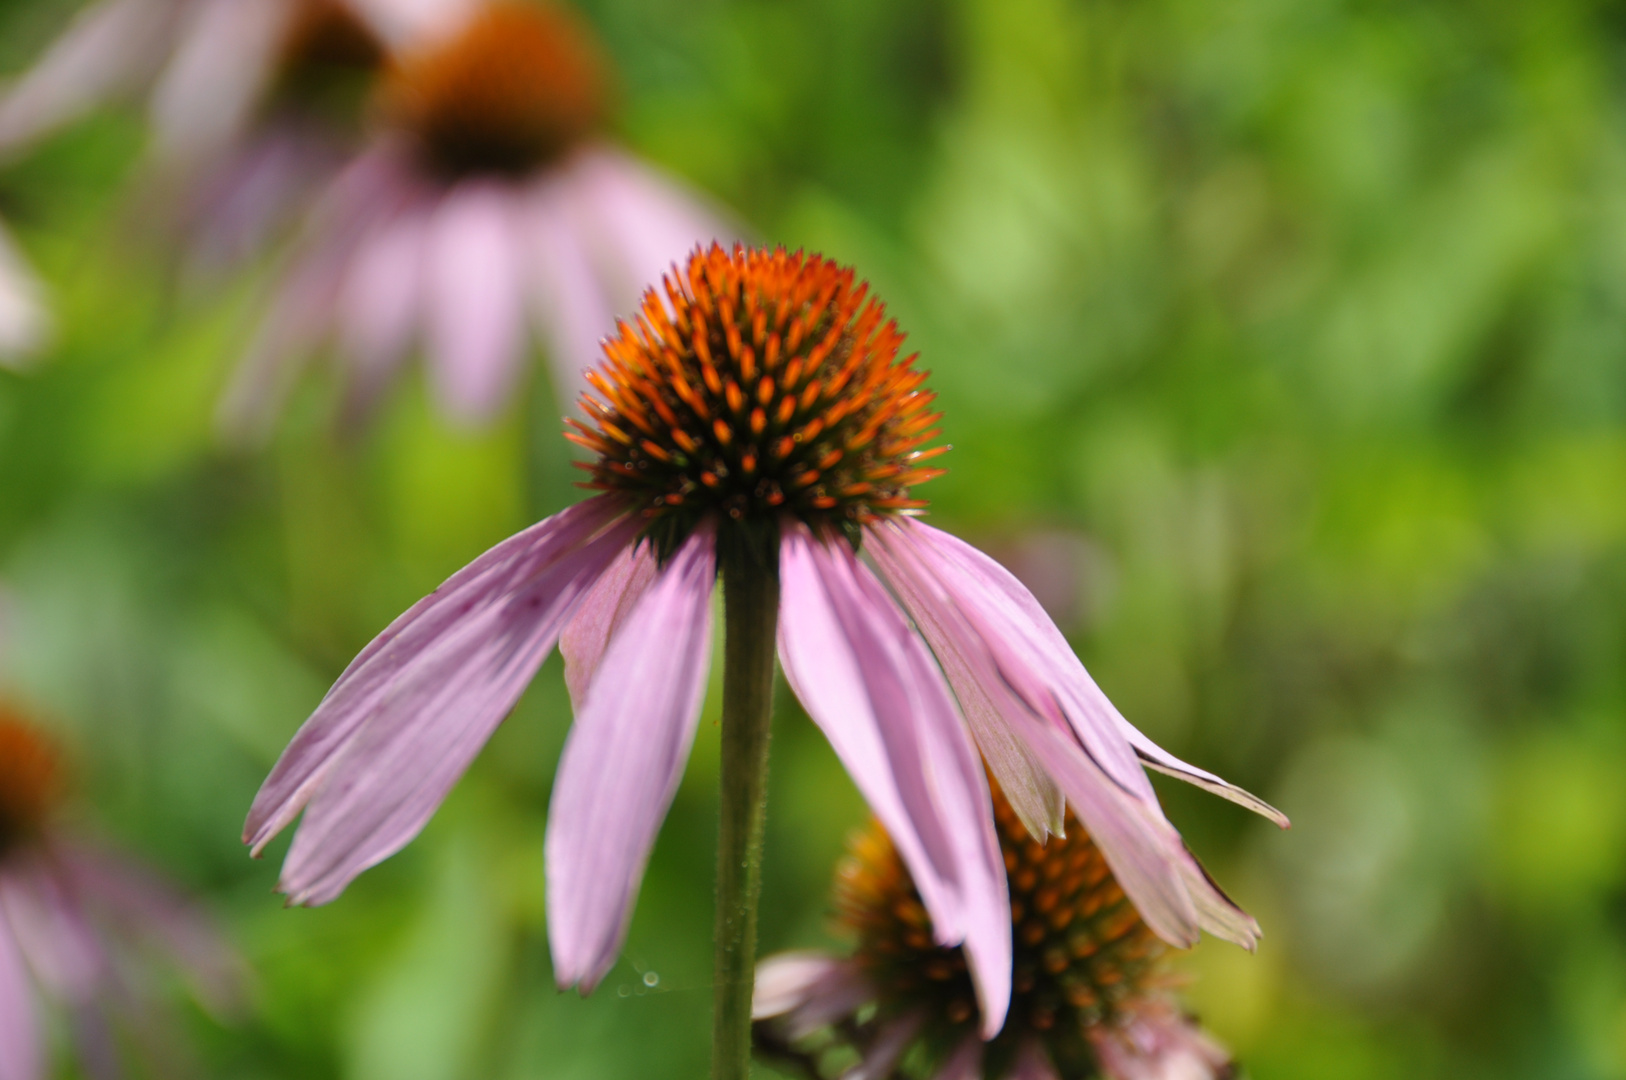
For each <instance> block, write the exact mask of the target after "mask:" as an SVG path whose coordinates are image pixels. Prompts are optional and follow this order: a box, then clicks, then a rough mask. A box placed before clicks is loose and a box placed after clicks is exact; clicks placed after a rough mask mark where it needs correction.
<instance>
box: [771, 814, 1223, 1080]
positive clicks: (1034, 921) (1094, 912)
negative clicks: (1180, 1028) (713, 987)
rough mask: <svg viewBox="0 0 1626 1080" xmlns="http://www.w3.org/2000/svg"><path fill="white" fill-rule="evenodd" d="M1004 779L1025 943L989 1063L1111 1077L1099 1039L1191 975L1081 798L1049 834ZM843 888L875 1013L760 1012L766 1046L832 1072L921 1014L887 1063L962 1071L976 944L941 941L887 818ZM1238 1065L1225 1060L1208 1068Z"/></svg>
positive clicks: (1158, 1006)
mask: <svg viewBox="0 0 1626 1080" xmlns="http://www.w3.org/2000/svg"><path fill="white" fill-rule="evenodd" d="M992 789H993V797H994V816H995V821H996V824H997V829H998V833H999V843H1000V849H1001V852H1002V854H1003V856H1004V860H1005V868H1006V871H1007V873H1008V875H1009V882H1010V891H1011V929H1012V937H1013V942H1012V944H1013V946H1014V948H1013V973H1012V995H1011V1006H1010V1014H1009V1018H1008V1019H1007V1021H1006V1023H1005V1027H1004V1029H1003V1030H1002V1031H1001V1032H1000V1033H999V1035H998V1036H997V1037H996V1038H994V1039H993V1040H992V1041H990V1042H989V1043H988V1044H987V1045H986V1047H985V1048H984V1050H983V1055H982V1067H981V1075H983V1076H986V1077H995V1078H998V1077H1006V1076H1009V1075H1012V1074H1013V1073H1014V1072H1016V1071H1017V1059H1018V1056H1019V1055H1020V1054H1022V1053H1024V1052H1031V1051H1032V1050H1033V1049H1034V1048H1037V1049H1039V1050H1041V1051H1042V1052H1043V1054H1044V1056H1045V1057H1047V1058H1048V1059H1049V1062H1050V1065H1051V1066H1052V1067H1053V1068H1054V1070H1055V1075H1056V1076H1057V1077H1059V1078H1060V1080H1085V1078H1090V1077H1099V1076H1110V1075H1112V1074H1111V1073H1109V1072H1107V1071H1106V1070H1104V1069H1103V1066H1102V1064H1101V1061H1100V1057H1099V1054H1098V1052H1097V1050H1096V1043H1097V1042H1098V1041H1099V1040H1101V1039H1102V1038H1103V1037H1107V1036H1106V1033H1108V1032H1114V1031H1118V1030H1121V1029H1124V1028H1126V1027H1128V1026H1130V1025H1131V1024H1133V1022H1134V1020H1135V1018H1136V1017H1137V1016H1140V1015H1142V1014H1147V1015H1153V1016H1156V1017H1158V1018H1160V1022H1161V1020H1162V1019H1163V1018H1166V1017H1168V1016H1169V1015H1170V1014H1171V1013H1172V1012H1173V1011H1174V1006H1173V1002H1172V999H1171V993H1170V991H1171V990H1172V988H1173V987H1174V986H1176V985H1177V984H1178V982H1179V979H1178V978H1177V977H1176V976H1175V975H1174V974H1173V973H1172V972H1170V971H1169V970H1168V968H1167V966H1166V965H1165V964H1164V963H1162V960H1163V958H1164V956H1165V954H1166V952H1167V950H1168V947H1167V946H1166V945H1164V943H1163V942H1162V941H1160V940H1159V939H1158V937H1157V935H1156V934H1154V933H1153V932H1152V931H1151V929H1150V928H1149V927H1148V926H1147V925H1146V924H1145V922H1143V921H1142V920H1141V917H1140V913H1139V912H1138V911H1136V909H1135V906H1134V905H1133V904H1132V903H1131V902H1130V901H1129V899H1128V898H1127V897H1126V896H1125V895H1124V892H1123V889H1122V888H1120V887H1119V885H1118V882H1117V880H1116V879H1115V878H1114V877H1113V876H1112V872H1111V870H1110V869H1109V868H1108V866H1107V863H1106V860H1105V859H1104V858H1103V857H1102V855H1101V852H1100V850H1099V849H1098V848H1097V847H1096V846H1095V843H1094V842H1093V841H1092V840H1091V839H1090V836H1089V834H1088V833H1087V832H1085V830H1084V828H1083V826H1082V825H1081V824H1080V823H1079V821H1078V819H1077V818H1076V817H1075V816H1074V815H1073V813H1072V812H1071V811H1070V810H1069V811H1068V813H1067V818H1066V835H1065V836H1057V835H1052V836H1051V837H1050V838H1049V839H1048V840H1047V841H1046V842H1045V843H1043V844H1040V843H1039V842H1038V841H1036V840H1034V839H1033V838H1032V837H1031V836H1030V835H1029V834H1028V832H1027V830H1026V828H1025V827H1024V826H1023V825H1022V823H1021V822H1020V821H1019V820H1018V819H1017V816H1016V814H1015V812H1014V811H1013V810H1012V809H1011V806H1010V803H1009V802H1008V801H1007V800H1006V798H1005V796H1004V794H1003V793H1002V792H1001V791H1000V789H999V786H998V784H997V783H995V784H992ZM834 893H835V896H834V900H835V909H836V923H837V926H838V928H839V930H840V931H841V932H842V933H843V934H845V935H850V936H852V937H853V938H854V939H855V949H854V952H853V956H852V964H853V965H854V967H855V968H856V969H857V970H858V971H859V972H860V973H861V975H862V978H863V979H864V980H865V981H867V983H868V984H869V988H870V990H871V991H872V993H873V1003H874V1006H875V1008H874V1013H873V1016H871V1015H867V1014H866V1013H865V1009H859V1010H854V1011H853V1012H852V1013H851V1014H850V1015H847V1016H843V1017H840V1018H838V1020H837V1022H836V1023H835V1024H834V1025H832V1026H831V1028H830V1029H828V1030H827V1031H825V1032H823V1033H822V1036H819V1037H814V1038H813V1039H809V1040H798V1039H794V1038H792V1037H790V1036H789V1035H788V1033H787V1031H786V1029H785V1027H784V1026H783V1025H781V1024H779V1023H777V1021H776V1019H775V1018H768V1019H766V1020H762V1021H759V1022H758V1024H757V1025H756V1042H757V1046H758V1050H759V1052H761V1053H763V1054H764V1055H765V1056H768V1057H772V1058H775V1059H777V1060H780V1061H785V1062H791V1063H795V1064H797V1065H798V1066H800V1067H801V1068H803V1069H804V1070H806V1071H807V1072H809V1073H811V1074H812V1075H815V1076H819V1075H824V1072H825V1071H827V1070H828V1066H829V1064H831V1063H835V1062H842V1063H844V1060H845V1059H844V1058H843V1057H842V1050H844V1049H845V1050H856V1051H858V1052H859V1053H861V1054H862V1053H863V1052H864V1050H865V1048H866V1047H867V1046H869V1045H873V1044H874V1043H875V1042H876V1041H877V1035H878V1034H879V1033H880V1032H882V1031H883V1030H884V1029H885V1028H886V1027H887V1026H888V1024H889V1023H891V1022H894V1021H898V1020H901V1019H904V1018H907V1017H910V1016H911V1015H913V1016H916V1017H919V1018H920V1025H919V1028H918V1031H917V1033H916V1034H915V1036H914V1039H913V1042H912V1045H911V1046H910V1048H909V1049H908V1050H906V1051H905V1052H904V1053H903V1054H901V1055H900V1057H899V1063H898V1065H897V1069H896V1072H895V1073H891V1072H889V1073H885V1074H883V1073H880V1072H877V1073H876V1076H877V1077H878V1076H880V1075H899V1076H902V1075H919V1076H923V1077H938V1076H940V1075H943V1074H945V1073H946V1072H950V1071H952V1070H949V1069H948V1067H947V1064H946V1063H947V1062H949V1061H950V1059H951V1058H953V1057H954V1056H955V1054H956V1051H957V1050H959V1049H960V1048H962V1047H964V1046H966V1045H967V1044H968V1042H969V1041H971V1040H973V1039H975V1037H976V1035H977V1011H976V996H975V993H974V991H973V988H972V984H971V978H970V974H969V972H968V971H967V968H966V963H965V957H964V953H963V950H962V949H960V948H958V947H955V948H942V947H940V946H937V945H935V944H934V943H933V940H932V932H931V922H930V919H929V918H928V916H927V914H926V909H925V907H924V906H923V905H922V904H921V901H920V894H919V892H918V891H917V890H916V889H915V886H914V883H913V881H911V880H910V877H909V873H908V871H907V869H906V868H905V867H904V865H903V863H902V861H901V860H900V859H899V857H898V854H897V852H896V850H895V849H894V848H893V846H892V842H891V840H890V839H889V838H888V836H887V834H886V831H885V830H884V829H883V828H882V827H881V826H880V824H879V823H877V822H872V823H871V825H870V826H869V827H868V828H867V829H865V830H864V831H863V832H861V833H858V834H857V835H855V836H854V837H853V839H852V841H851V844H850V853H849V855H848V857H847V858H846V859H844V860H843V861H842V863H841V865H840V867H839V868H838V870H837V874H836V883H835V889H834ZM867 1005H868V1003H867V1002H866V1007H867ZM861 1014H863V1017H864V1018H863V1019H862V1021H860V1020H859V1016H860V1015H861ZM1182 1022H1183V1021H1182ZM1111 1037H1116V1036H1111ZM821 1070H822V1071H821ZM837 1071H839V1069H838V1070H837ZM1229 1072H1230V1070H1229V1066H1228V1065H1216V1066H1213V1067H1212V1069H1211V1071H1210V1072H1208V1073H1206V1074H1204V1075H1213V1076H1220V1075H1229ZM866 1075H868V1074H867V1073H866ZM1024 1075H1025V1074H1024ZM1182 1075H1184V1074H1182ZM1194 1075H1195V1074H1194Z"/></svg>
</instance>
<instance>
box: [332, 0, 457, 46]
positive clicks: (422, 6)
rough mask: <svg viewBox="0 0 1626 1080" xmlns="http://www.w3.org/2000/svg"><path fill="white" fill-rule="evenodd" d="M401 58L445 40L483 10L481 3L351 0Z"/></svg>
mask: <svg viewBox="0 0 1626 1080" xmlns="http://www.w3.org/2000/svg"><path fill="white" fill-rule="evenodd" d="M348 2H349V4H350V6H351V7H352V8H354V9H355V10H356V12H357V13H358V14H359V15H360V16H361V17H362V18H364V19H365V20H366V21H367V23H368V25H369V26H371V27H372V29H373V31H374V32H375V33H377V34H378V36H379V37H380V38H381V39H382V40H383V41H384V43H385V44H387V45H388V46H390V50H391V51H392V52H394V53H396V54H397V55H399V54H400V53H401V52H403V51H410V50H411V49H412V48H413V47H415V46H418V45H420V44H422V43H424V42H427V41H433V40H444V39H445V37H446V35H448V34H450V33H451V32H452V31H453V30H455V29H456V28H457V27H458V25H459V24H461V23H462V22H463V20H464V19H466V18H468V16H469V15H470V14H471V13H472V12H474V11H476V10H478V9H479V6H480V2H481V0H348Z"/></svg>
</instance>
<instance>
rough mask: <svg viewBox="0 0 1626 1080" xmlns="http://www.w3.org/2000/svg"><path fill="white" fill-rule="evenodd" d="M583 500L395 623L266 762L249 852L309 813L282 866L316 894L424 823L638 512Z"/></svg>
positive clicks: (295, 884)
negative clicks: (272, 763)
mask: <svg viewBox="0 0 1626 1080" xmlns="http://www.w3.org/2000/svg"><path fill="white" fill-rule="evenodd" d="M622 512H623V508H622V506H621V505H620V504H618V503H617V502H615V501H614V500H612V499H606V498H602V497H601V498H597V499H589V500H587V501H586V502H582V503H578V504H576V505H575V506H572V507H571V508H569V509H568V510H565V511H563V512H562V513H559V514H556V515H554V516H553V517H551V518H548V519H547V520H546V521H543V522H541V523H539V524H537V525H534V526H532V527H531V528H529V529H527V530H525V531H524V532H522V533H519V534H518V535H516V536H513V537H510V538H509V539H507V540H505V541H503V542H502V543H500V544H498V545H497V546H496V547H494V548H492V549H491V550H490V551H488V552H486V553H485V554H484V555H482V556H480V557H479V558H478V559H476V560H474V562H472V563H470V564H469V565H468V566H466V567H464V568H463V569H462V570H460V571H458V572H457V573H456V574H454V575H452V577H451V578H449V579H448V580H447V581H446V582H445V584H443V585H442V586H441V587H440V588H439V589H437V590H436V591H435V592H434V593H432V594H430V595H429V596H428V597H425V598H424V599H423V600H420V601H419V602H418V603H417V604H415V605H414V606H413V607H412V608H411V609H410V610H409V611H407V612H406V614H404V615H402V616H401V617H400V618H398V619H396V620H395V622H393V623H391V624H390V626H389V628H388V629H386V630H385V631H384V632H383V633H382V634H380V635H379V636H378V637H377V638H374V639H373V641H372V643H371V644H369V645H368V646H367V648H366V649H364V650H362V652H361V655H359V656H357V657H356V659H355V660H354V661H352V662H351V664H350V667H349V668H348V669H346V671H345V673H344V674H343V675H341V676H340V677H339V680H338V682H336V683H334V685H333V688H332V689H331V690H329V691H328V694H327V697H326V698H324V699H323V701H322V704H321V705H320V706H318V708H317V710H316V712H315V713H313V714H312V715H311V717H310V719H309V720H307V721H306V722H305V724H304V726H303V727H301V728H300V730H299V733H298V734H297V735H295V736H294V739H293V742H291V743H290V744H289V746H288V749H287V750H285V751H284V752H283V755H282V757H281V759H280V760H278V762H277V764H276V767H275V768H274V769H272V771H271V775H270V777H268V778H267V780H266V782H265V784H264V786H263V787H261V789H260V792H259V794H258V795H257V796H256V797H255V800H254V805H253V807H252V808H251V809H250V811H249V817H248V822H247V825H246V826H245V829H244V841H245V842H247V843H249V844H252V845H253V847H254V851H255V853H256V854H258V853H259V852H260V850H261V849H263V848H264V846H265V845H266V844H267V843H269V842H270V840H271V838H272V837H274V836H275V835H276V834H277V833H278V832H280V831H281V830H282V829H283V828H285V827H286V826H287V825H289V824H290V823H291V822H292V821H293V819H294V818H295V817H296V816H298V814H299V812H300V811H301V810H302V809H304V810H305V811H306V817H305V821H304V823H303V824H302V825H301V827H300V830H299V834H298V835H297V836H296V837H295V840H294V845H293V848H292V850H291V851H290V852H289V854H288V860H287V862H286V863H285V865H284V867H283V878H282V882H281V887H282V888H283V890H284V891H286V892H287V893H288V894H289V896H290V899H291V900H292V901H293V902H294V903H324V902H326V901H328V900H331V899H332V898H333V897H335V896H337V895H338V894H339V892H340V891H342V890H343V888H344V886H345V885H346V884H347V883H348V882H349V881H350V880H351V879H352V878H353V877H355V875H356V874H358V873H360V872H361V871H362V870H364V869H366V868H367V867H368V866H371V865H373V864H374V863H377V862H378V861H380V860H382V859H384V858H385V857H387V856H389V855H390V854H393V853H394V852H395V851H397V850H399V849H400V848H401V847H402V846H403V845H404V844H406V843H407V841H409V840H410V839H411V838H412V837H413V836H415V835H416V834H417V832H418V831H419V830H420V829H421V828H422V827H423V825H424V823H425V822H427V820H428V818H429V816H430V815H431V814H432V813H433V812H434V810H435V807H437V806H438V805H439V804H440V801H441V800H442V799H443V798H444V797H445V794H446V792H447V791H448V790H450V788H451V786H452V784H453V783H455V782H456V780H457V778H458V776H460V775H461V774H462V772H463V770H464V769H465V768H467V766H468V764H469V762H470V761H472V760H473V758H474V756H475V754H476V753H478V751H479V749H480V747H481V746H482V745H483V744H484V743H485V741H486V739H487V738H488V737H489V736H490V734H491V732H492V731H493V730H494V729H495V728H496V726H497V724H498V723H500V722H501V721H502V719H503V717H504V716H506V715H507V713H508V710H509V709H511V708H512V707H513V704H514V702H515V701H516V700H517V699H518V698H519V695H520V693H521V692H522V691H523V690H524V688H525V686H526V684H527V683H528V682H529V681H530V679H531V676H532V674H534V672H535V671H536V668H537V666H538V665H540V664H541V662H542V660H543V658H544V657H545V656H546V655H547V653H548V651H549V650H550V649H551V648H552V647H553V643H554V642H555V641H556V640H557V638H558V635H559V632H560V630H561V629H562V628H563V625H564V623H565V622H566V620H568V618H569V617H570V615H571V613H572V612H573V611H574V610H575V606H576V604H577V603H578V602H579V601H580V600H581V598H582V597H583V596H584V595H586V593H587V591H588V590H589V589H590V588H591V587H592V585H593V582H594V581H596V580H597V579H598V575H599V574H601V573H602V572H603V571H604V568H605V567H606V566H608V565H609V564H610V562H611V561H612V560H613V559H614V558H615V555H616V554H617V552H619V551H620V549H621V548H622V547H623V546H625V545H626V544H627V543H628V542H630V541H631V539H632V537H633V535H634V533H635V532H636V529H637V523H636V522H635V521H631V520H628V519H627V518H625V517H624V516H622Z"/></svg>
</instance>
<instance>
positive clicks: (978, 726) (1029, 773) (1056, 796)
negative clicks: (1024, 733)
mask: <svg viewBox="0 0 1626 1080" xmlns="http://www.w3.org/2000/svg"><path fill="white" fill-rule="evenodd" d="M883 539H884V538H883ZM870 554H871V556H872V557H874V558H875V559H876V562H877V564H878V565H879V566H880V567H881V570H882V572H883V573H884V574H886V577H887V583H888V584H889V585H891V586H892V588H893V589H894V590H895V591H896V592H897V593H898V595H899V598H900V599H902V600H903V602H904V605H905V606H906V607H907V608H908V609H909V613H910V615H911V616H912V617H913V618H914V619H915V622H916V623H917V624H918V625H919V626H920V629H921V632H922V633H923V634H924V635H925V638H926V640H927V642H928V643H930V645H931V647H932V652H933V653H935V654H936V657H937V661H938V663H939V664H941V665H942V667H943V672H944V674H945V675H946V676H947V677H948V681H949V686H951V687H952V688H953V689H954V695H955V697H957V698H958V699H959V702H960V708H961V709H962V710H963V711H964V713H965V717H966V722H967V724H968V725H969V726H970V728H971V732H972V735H973V736H974V737H975V738H976V740H977V747H978V749H980V750H981V751H982V755H983V758H984V760H986V761H987V762H988V767H989V769H991V770H992V772H993V774H994V777H995V779H997V780H998V781H999V785H1000V787H1001V788H1002V789H1003V790H1004V792H1005V797H1006V799H1007V800H1009V802H1010V804H1011V809H1013V810H1014V811H1016V815H1017V817H1018V818H1020V819H1021V821H1022V824H1023V825H1024V826H1025V827H1026V828H1027V830H1028V832H1029V833H1030V834H1032V836H1033V837H1034V839H1036V840H1038V841H1040V842H1041V843H1043V842H1044V840H1045V838H1046V837H1047V836H1048V835H1049V834H1050V833H1057V834H1060V833H1061V832H1062V831H1063V822H1064V819H1065V814H1066V805H1067V804H1066V799H1065V797H1064V796H1063V794H1062V791H1061V789H1060V788H1059V787H1058V786H1057V785H1056V782H1055V780H1054V779H1052V778H1051V776H1050V774H1049V772H1048V771H1047V770H1046V769H1045V766H1044V762H1043V760H1042V759H1041V758H1039V757H1038V755H1037V754H1035V753H1034V751H1033V750H1032V749H1031V748H1030V747H1029V746H1028V744H1027V743H1025V742H1023V741H1022V740H1021V739H1020V738H1018V737H1017V735H1016V732H1015V731H1014V730H1013V729H1012V727H1011V725H1010V724H1009V723H1008V722H1006V721H1005V720H1004V719H1003V717H1002V716H1001V713H1000V708H999V706H998V705H997V704H996V703H995V700H994V697H995V695H997V694H1000V693H1001V691H1000V690H999V689H998V688H992V689H991V688H987V687H985V685H984V682H985V679H984V675H983V672H982V671H981V670H980V669H979V667H978V666H977V662H978V660H979V659H980V657H979V656H978V655H977V654H975V653H973V655H971V656H967V655H966V654H964V653H963V652H962V651H961V650H960V649H959V647H958V645H957V639H956V637H955V636H954V635H952V634H948V633H945V632H944V630H943V628H942V627H941V626H940V625H939V622H940V620H937V619H934V618H933V609H932V607H931V605H927V604H925V603H923V602H922V598H921V597H920V596H919V592H920V589H919V588H917V587H916V586H915V585H914V583H913V577H912V575H910V574H908V573H905V572H900V570H899V568H898V567H897V566H896V565H895V561H894V559H893V558H892V557H891V556H890V554H889V552H888V551H887V549H886V548H884V547H883V546H882V545H880V544H876V545H872V546H871V549H870Z"/></svg>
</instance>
